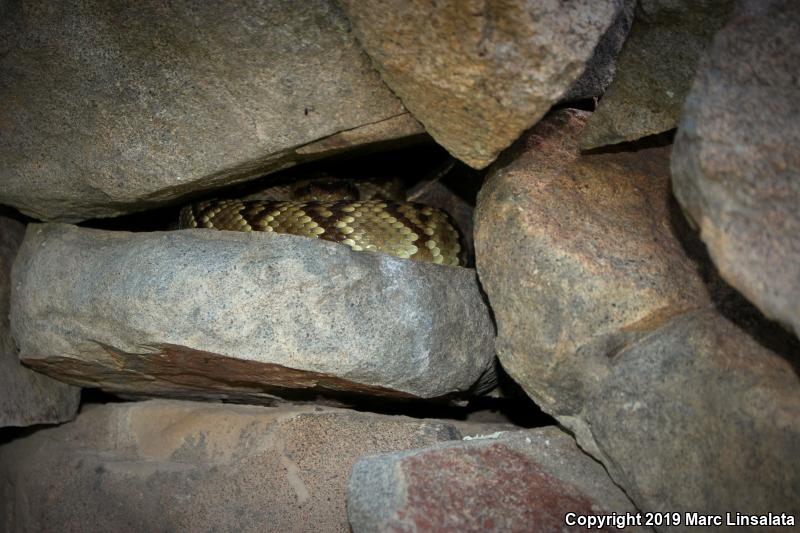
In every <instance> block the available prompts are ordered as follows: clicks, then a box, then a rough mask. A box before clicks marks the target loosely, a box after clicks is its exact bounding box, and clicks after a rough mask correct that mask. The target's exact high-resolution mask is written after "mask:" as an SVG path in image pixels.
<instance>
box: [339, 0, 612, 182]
mask: <svg viewBox="0 0 800 533" xmlns="http://www.w3.org/2000/svg"><path fill="white" fill-rule="evenodd" d="M622 3H623V0H602V1H597V0H594V1H592V0H576V1H572V2H568V3H559V2H525V1H519V0H510V1H505V2H500V3H492V2H488V3H487V2H477V1H470V2H464V1H460V0H448V1H446V2H439V3H438V4H436V5H435V6H434V5H432V4H431V2H428V1H427V0H414V1H408V0H394V1H391V2H388V3H387V2H385V1H382V0H339V4H340V5H341V6H342V7H343V9H344V11H345V12H346V13H347V16H348V18H349V19H350V22H351V23H352V25H353V29H354V31H355V33H356V35H357V36H358V39H359V41H360V42H361V44H362V46H363V47H364V49H365V50H366V51H367V53H368V54H369V55H370V57H371V58H372V59H373V61H374V62H375V64H376V66H377V68H378V70H380V72H381V75H382V76H383V80H384V81H385V82H386V83H387V84H388V85H389V87H391V88H392V90H393V91H394V92H395V93H397V95H398V96H400V98H401V99H402V100H403V103H404V104H405V105H406V107H407V108H408V110H409V111H411V113H412V114H413V115H414V116H415V117H416V118H417V119H418V120H419V121H420V122H422V123H423V124H424V125H425V128H426V129H427V131H428V133H430V134H431V136H432V137H433V138H434V139H436V141H437V142H438V143H439V144H441V145H442V146H443V147H444V148H446V149H447V151H449V152H450V153H451V154H453V156H455V157H456V158H458V159H460V160H461V161H463V162H465V163H467V164H468V165H470V166H472V167H475V168H483V167H485V166H487V165H488V164H489V163H491V162H492V161H494V159H495V158H496V157H497V155H498V154H499V153H500V151H501V150H503V149H505V148H506V147H508V146H509V145H510V144H511V143H512V142H513V141H514V140H515V139H516V138H517V137H519V135H520V133H522V132H523V131H524V130H526V129H527V128H529V127H531V126H532V125H533V124H535V123H536V122H537V121H538V120H539V119H540V118H541V117H542V116H543V115H544V114H545V113H546V112H547V110H548V109H550V107H551V106H552V105H553V104H554V103H556V102H557V101H559V100H560V99H561V97H562V96H563V95H564V93H565V92H566V91H567V90H568V89H569V88H570V86H571V85H572V84H573V83H574V82H575V80H576V79H578V78H579V77H580V76H581V74H582V73H583V71H584V69H585V67H586V63H587V61H589V60H590V59H591V57H592V54H593V53H594V49H595V46H596V45H597V43H598V42H599V41H600V38H601V37H602V36H603V34H604V33H605V32H606V30H607V29H608V27H609V26H610V25H611V23H612V22H614V20H615V18H616V17H617V15H618V13H619V11H620V8H621V6H622Z"/></svg>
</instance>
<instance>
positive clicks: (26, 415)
mask: <svg viewBox="0 0 800 533" xmlns="http://www.w3.org/2000/svg"><path fill="white" fill-rule="evenodd" d="M24 234H25V226H23V225H22V224H20V223H19V222H17V221H15V220H12V219H10V218H7V217H4V216H0V428H1V427H5V426H30V425H34V424H54V423H57V422H64V421H66V420H70V419H71V418H72V417H74V416H75V413H76V412H77V411H78V402H79V400H80V389H78V388H77V387H72V386H70V385H67V384H65V383H61V382H59V381H56V380H54V379H52V378H49V377H47V376H45V375H43V374H39V373H37V372H33V371H32V370H29V369H27V368H25V367H23V366H22V365H21V364H20V362H19V350H18V349H17V346H16V344H15V343H14V339H12V338H11V328H10V325H9V320H8V313H9V309H10V307H11V306H10V303H9V299H10V294H11V265H12V263H13V262H14V258H15V257H16V256H17V250H18V249H19V246H20V244H21V243H22V237H23V235H24Z"/></svg>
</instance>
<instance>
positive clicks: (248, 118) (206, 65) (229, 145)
mask: <svg viewBox="0 0 800 533" xmlns="http://www.w3.org/2000/svg"><path fill="white" fill-rule="evenodd" d="M0 99H2V101H3V102H4V105H2V106H0V161H3V172H2V173H0V203H5V204H10V205H13V206H14V207H16V208H18V209H20V210H21V211H23V212H25V213H26V214H29V215H31V216H33V217H36V218H40V219H43V220H61V221H77V220H84V219H87V218H93V217H107V216H115V215H118V214H123V213H128V212H132V211H139V210H143V209H148V208H152V207H156V206H160V205H164V204H166V203H169V202H174V201H175V200H176V199H178V198H180V197H182V196H183V195H185V194H187V193H191V192H195V191H201V190H207V189H212V188H215V187H221V186H223V185H227V184H231V183H235V182H240V181H244V180H247V179H250V178H253V177H256V176H259V175H263V174H264V173H267V172H270V171H274V170H280V169H282V168H286V167H288V166H292V165H294V164H296V163H297V162H299V161H306V160H310V159H315V158H319V157H322V156H325V155H329V154H331V153H335V152H336V151H340V150H342V149H345V148H351V147H353V146H359V145H362V144H367V143H374V142H378V141H387V140H391V139H396V138H399V137H405V136H408V135H417V134H420V133H422V132H423V130H422V127H421V126H420V125H419V124H418V123H417V122H416V121H415V120H414V119H413V118H411V117H410V116H408V115H407V114H406V113H405V109H404V108H403V106H402V104H401V103H400V101H399V100H398V99H397V98H396V97H395V96H394V95H393V94H392V92H391V91H390V90H389V88H388V87H386V86H385V85H384V84H383V82H382V81H381V79H380V76H379V75H378V73H377V72H375V70H374V69H373V68H372V65H371V64H370V61H369V58H368V57H367V56H366V54H364V52H363V51H362V50H361V49H360V48H359V46H358V44H357V42H356V41H355V38H354V37H353V36H352V34H351V33H349V30H348V28H347V19H346V18H345V17H344V15H343V14H342V13H341V12H340V11H339V9H338V8H337V7H336V5H335V4H333V3H332V0H331V1H329V0H309V1H304V2H283V1H280V0H268V1H265V2H256V3H236V4H230V5H228V4H225V5H223V4H213V3H208V2H199V3H198V2H191V1H188V0H179V1H177V2H170V3H169V4H164V3H163V2H158V1H154V0H145V1H141V2H136V3H135V4H130V3H125V2H121V3H120V2H117V3H108V2H104V1H97V0H69V1H65V2H57V3H52V2H47V1H33V2H27V3H26V4H25V5H24V6H23V5H22V4H20V3H18V2H4V3H3V5H2V6H0Z"/></svg>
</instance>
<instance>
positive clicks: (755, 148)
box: [672, 0, 800, 335]
mask: <svg viewBox="0 0 800 533" xmlns="http://www.w3.org/2000/svg"><path fill="white" fill-rule="evenodd" d="M797 7H798V6H797V4H796V3H795V2H791V1H767V0H756V1H750V2H745V3H744V5H743V7H742V9H741V10H740V11H739V13H738V14H737V16H735V17H734V18H733V19H732V20H731V22H730V24H729V25H728V26H727V27H726V28H725V29H724V30H722V31H720V32H719V33H718V34H717V37H716V38H715V39H714V43H713V45H712V47H711V49H710V51H709V53H708V55H707V56H706V57H705V58H704V59H703V61H702V62H701V64H700V68H699V72H698V75H697V78H696V79H695V83H694V85H693V87H692V92H691V93H690V94H689V97H688V98H687V100H686V106H685V108H684V116H683V119H682V120H681V125H680V128H679V129H678V135H677V137H676V139H675V150H674V152H673V157H672V171H673V185H674V187H675V195H676V196H677V197H678V200H679V201H680V202H681V204H682V205H683V206H684V208H685V209H686V211H687V212H688V213H689V215H690V216H691V217H692V218H693V219H694V220H695V221H696V223H697V225H698V226H699V228H700V232H701V237H702V239H703V241H705V243H706V245H707V246H708V250H709V252H710V254H711V257H712V259H713V260H714V262H715V263H716V265H717V267H718V268H719V270H720V273H721V274H722V276H723V277H724V278H725V279H726V280H727V281H728V282H730V283H731V285H733V286H734V287H736V288H737V289H739V290H740V291H741V292H742V293H743V294H744V295H745V296H746V297H747V298H748V299H749V300H750V301H752V302H753V303H755V304H756V305H757V306H758V307H759V309H761V311H763V312H764V313H765V314H766V315H767V316H769V317H771V318H773V319H777V320H780V321H781V322H783V323H784V324H789V325H790V327H791V328H794V332H795V334H797V335H800V151H799V150H798V146H800V100H798V94H800V82H798V79H800V77H799V76H800V68H798V65H800V40H798V35H800V13H799V12H798V9H797Z"/></svg>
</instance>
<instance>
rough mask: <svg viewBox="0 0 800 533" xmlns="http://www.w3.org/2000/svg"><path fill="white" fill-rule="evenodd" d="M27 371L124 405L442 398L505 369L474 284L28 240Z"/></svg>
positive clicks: (17, 281)
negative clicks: (361, 396)
mask: <svg viewBox="0 0 800 533" xmlns="http://www.w3.org/2000/svg"><path fill="white" fill-rule="evenodd" d="M13 280H14V281H13V285H12V287H13V292H12V311H11V323H12V329H13V334H14V336H15V338H16V339H17V341H18V343H19V346H20V357H21V358H22V359H23V360H25V361H26V362H27V363H28V364H30V365H31V366H34V367H35V368H37V369H40V370H42V371H44V372H47V373H49V374H51V375H53V376H57V377H58V378H59V379H63V380H67V381H71V382H74V383H79V384H86V385H92V386H100V387H102V388H104V389H107V390H110V391H114V392H126V393H138V394H164V395H186V396H190V397H195V396H198V397H203V398H208V397H212V398H213V397H217V398H233V399H240V400H247V401H269V399H270V398H271V396H270V394H275V393H281V394H282V395H290V396H291V395H293V392H294V393H297V394H306V395H308V394H311V393H315V392H324V393H334V392H337V391H339V392H343V393H368V394H371V395H381V396H393V397H410V396H417V397H424V398H430V397H437V396H442V395H445V394H448V393H450V392H454V391H465V390H467V389H469V388H470V387H471V386H472V385H473V384H475V383H476V381H477V380H478V379H479V378H480V377H482V376H483V377H484V382H485V381H486V379H487V376H485V375H484V374H485V373H486V372H487V371H489V372H490V369H491V368H492V362H493V359H494V346H493V339H494V328H493V325H492V322H491V318H490V316H489V311H488V309H487V307H486V304H484V302H483V299H482V297H481V294H480V291H479V288H478V283H477V279H476V275H475V271H474V270H470V269H465V268H459V267H445V266H441V265H434V264H432V263H421V262H416V261H409V260H403V259H398V258H395V257H391V256H388V255H384V254H379V253H368V252H353V251H351V250H350V249H349V248H347V247H346V246H342V245H339V244H335V243H330V242H326V241H320V240H316V239H310V238H305V237H295V236H292V235H278V234H270V233H241V232H227V231H213V230H182V231H172V232H154V233H126V232H110V231H103V230H93V229H86V228H79V227H75V226H70V225H66V224H34V225H31V226H29V229H28V232H27V234H26V237H25V241H24V242H23V244H22V248H21V249H20V253H19V256H18V258H17V261H16V263H15V265H14V270H13Z"/></svg>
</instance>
